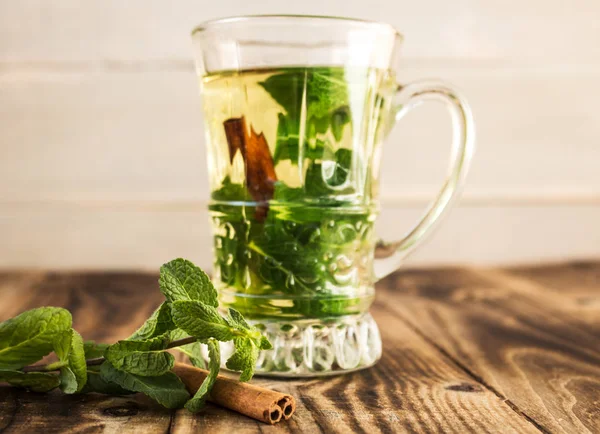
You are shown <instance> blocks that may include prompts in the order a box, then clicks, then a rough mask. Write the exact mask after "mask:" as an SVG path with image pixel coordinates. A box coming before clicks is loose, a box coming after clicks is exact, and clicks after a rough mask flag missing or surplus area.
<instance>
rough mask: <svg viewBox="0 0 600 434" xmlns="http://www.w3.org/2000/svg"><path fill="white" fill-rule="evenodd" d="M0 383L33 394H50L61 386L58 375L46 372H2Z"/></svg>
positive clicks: (0, 371)
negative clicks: (21, 388)
mask: <svg viewBox="0 0 600 434" xmlns="http://www.w3.org/2000/svg"><path fill="white" fill-rule="evenodd" d="M0 382H6V383H8V384H10V385H11V386H16V387H24V388H25V389H29V390H31V391H33V392H49V391H51V390H52V389H55V388H57V387H58V386H59V385H60V379H59V378H58V376H57V375H54V374H49V373H46V372H28V373H25V372H21V371H11V370H0Z"/></svg>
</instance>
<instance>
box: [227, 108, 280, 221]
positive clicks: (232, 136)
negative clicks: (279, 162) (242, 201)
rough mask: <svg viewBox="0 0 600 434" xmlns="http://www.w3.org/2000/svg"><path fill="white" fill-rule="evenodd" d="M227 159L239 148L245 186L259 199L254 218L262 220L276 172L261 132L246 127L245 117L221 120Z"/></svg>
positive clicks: (267, 206)
mask: <svg viewBox="0 0 600 434" xmlns="http://www.w3.org/2000/svg"><path fill="white" fill-rule="evenodd" d="M223 127H224V128H225V136H226V137H227V145H228V146H229V160H230V162H233V157H235V154H236V153H237V152H238V151H240V153H241V154H242V158H243V159H244V167H245V170H246V185H247V187H248V191H249V192H250V195H251V196H252V198H253V199H254V200H255V201H257V202H258V206H257V207H256V219H257V220H258V221H264V219H265V218H266V216H267V212H268V210H269V205H268V201H269V200H270V199H272V198H273V194H274V192H275V182H276V181H277V174H276V173H275V165H274V163H273V157H272V156H271V151H270V150H269V145H268V144H267V139H265V135H264V134H263V133H260V134H257V133H256V131H254V128H252V126H250V129H249V130H248V128H247V126H246V118H244V116H242V117H241V118H231V119H227V120H226V121H225V122H224V123H223Z"/></svg>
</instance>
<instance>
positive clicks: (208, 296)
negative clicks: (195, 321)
mask: <svg viewBox="0 0 600 434" xmlns="http://www.w3.org/2000/svg"><path fill="white" fill-rule="evenodd" d="M158 283H159V285H160V290H161V291H162V293H163V294H164V295H165V297H166V298H167V301H169V302H174V301H177V300H196V301H200V302H202V303H204V304H207V305H209V306H214V307H217V306H218V305H219V302H218V301H217V290H216V289H215V287H214V286H213V284H212V282H211V281H210V278H209V277H208V276H207V275H206V273H205V272H204V271H202V270H201V269H200V268H198V267H196V266H195V265H194V264H192V263H191V262H190V261H188V260H186V259H181V258H180V259H175V260H173V261H171V262H168V263H166V264H164V265H163V266H162V267H160V278H159V281H158Z"/></svg>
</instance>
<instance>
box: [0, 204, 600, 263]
mask: <svg viewBox="0 0 600 434" xmlns="http://www.w3.org/2000/svg"><path fill="white" fill-rule="evenodd" d="M424 208H425V205H424V204H420V203H417V204H411V203H408V204H404V203H393V202H392V203H387V202H384V203H382V212H381V215H380V218H379V220H378V223H377V230H378V232H379V235H380V236H382V237H383V238H384V239H388V240H393V239H398V238H399V237H400V236H401V235H402V234H404V233H406V231H407V230H409V229H410V227H411V226H412V225H413V224H414V223H415V222H416V221H417V220H418V219H419V217H420V216H421V214H422V212H423V209H424ZM598 221H600V205H572V206H562V205H544V204H541V205H535V206H533V205H531V206H511V205H491V204H481V205H479V204H475V205H471V206H469V205H467V204H465V205H462V204H461V205H459V207H458V208H456V209H455V210H453V211H452V212H451V213H450V215H449V216H448V218H447V219H446V220H445V221H444V222H443V224H442V225H441V227H440V229H439V230H438V231H436V233H435V235H434V236H433V237H432V238H431V239H430V240H429V241H428V242H427V243H426V244H425V245H423V246H422V247H420V248H418V249H417V251H416V252H415V253H414V254H413V255H412V256H411V257H410V258H409V259H408V261H407V263H408V264H419V265H426V264H440V263H460V262H463V263H465V262H466V263H477V264H493V263H514V262H516V261H523V262H525V261H526V262H534V261H536V262H537V261H541V260H554V261H556V260H561V259H562V258H578V257H597V256H598V246H599V245H600V226H599V225H598V224H597V222H598ZM208 222H209V218H208V212H207V211H206V209H205V206H204V205H202V204H201V203H183V204H171V205H164V204H163V205H161V204H153V203H151V202H149V203H144V204H142V205H135V204H129V203H117V204H105V205H95V204H93V203H90V204H87V205H86V204H85V203H84V204H69V203H52V204H39V205H35V204H32V205H18V206H17V205H15V206H10V207H9V206H6V205H5V206H2V205H0V240H2V249H0V269H2V268H4V269H8V268H32V267H34V268H46V269H50V268H51V269H96V270H101V269H145V270H156V269H157V267H158V266H160V265H161V264H163V263H165V262H167V261H169V260H171V259H173V258H175V257H186V258H189V259H190V260H192V261H194V262H195V263H197V264H198V265H200V266H201V267H203V268H205V269H207V270H209V269H211V267H212V262H213V260H212V251H211V246H212V239H211V237H210V226H209V224H208ZM559 227H560V228H561V236H556V228H559ZM478 234H485V236H483V235H478ZM549 239H551V240H552V243H551V245H549V244H548V240H549Z"/></svg>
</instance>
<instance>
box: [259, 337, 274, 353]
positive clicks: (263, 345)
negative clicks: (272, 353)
mask: <svg viewBox="0 0 600 434" xmlns="http://www.w3.org/2000/svg"><path fill="white" fill-rule="evenodd" d="M258 348H260V349H261V350H272V349H273V344H271V342H269V340H268V339H267V338H266V337H265V336H261V337H260V343H259V345H258Z"/></svg>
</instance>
